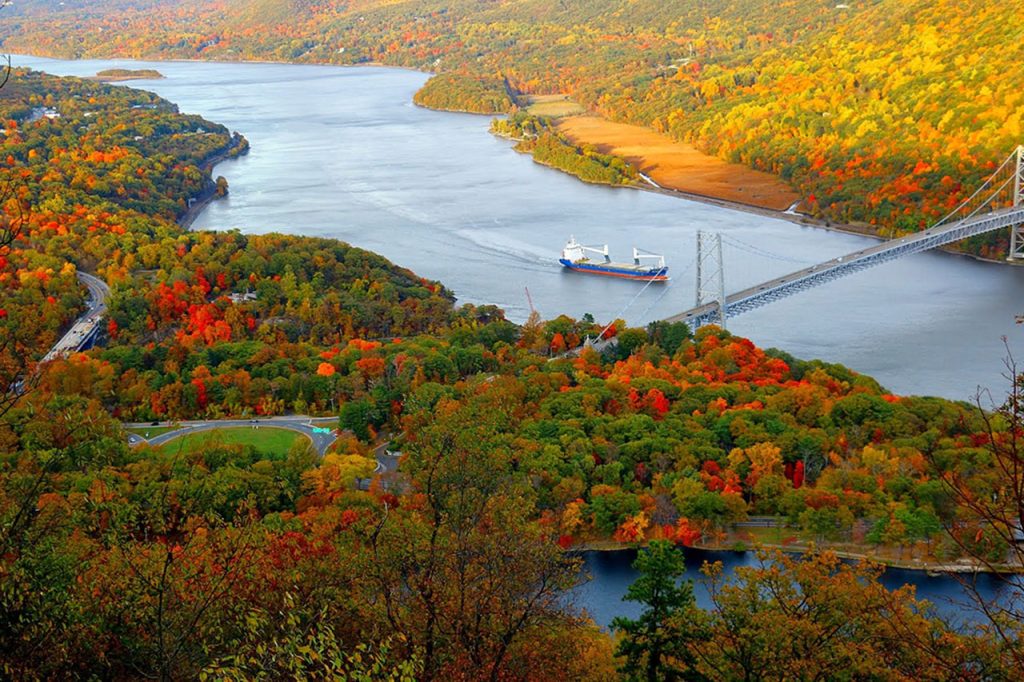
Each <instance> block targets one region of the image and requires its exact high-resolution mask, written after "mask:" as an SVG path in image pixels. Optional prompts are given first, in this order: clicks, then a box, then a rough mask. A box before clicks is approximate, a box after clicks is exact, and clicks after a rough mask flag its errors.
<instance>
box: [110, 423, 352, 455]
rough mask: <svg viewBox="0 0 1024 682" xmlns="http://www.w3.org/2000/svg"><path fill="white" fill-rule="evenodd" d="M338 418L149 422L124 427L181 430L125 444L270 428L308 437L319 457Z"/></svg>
mask: <svg viewBox="0 0 1024 682" xmlns="http://www.w3.org/2000/svg"><path fill="white" fill-rule="evenodd" d="M337 424H338V418H337V417H323V418H321V417H317V418H311V417H305V416H297V417H264V418H262V419H218V420H210V421H188V422H159V423H157V424H154V423H152V422H146V423H137V424H125V425H124V426H125V428H131V429H146V428H149V427H151V428H157V427H168V426H175V425H176V426H179V427H180V428H178V429H175V430H174V431H168V432H166V433H162V434H160V435H159V436H154V437H152V438H148V439H147V438H144V437H142V436H139V435H136V434H133V433H132V434H128V444H129V445H131V446H133V447H134V446H136V445H142V444H143V443H149V444H150V445H152V446H154V447H159V446H161V445H163V444H165V443H169V442H170V441H172V440H174V439H175V438H180V437H182V436H185V435H188V434H190V433H199V432H202V431H216V430H217V429H229V428H271V429H287V430H288V431H295V432H296V433H301V434H302V435H304V436H305V437H306V438H308V439H309V440H310V441H311V442H312V443H313V447H315V448H316V451H317V454H319V455H320V456H321V457H323V456H324V454H325V453H326V452H327V449H328V448H329V447H331V445H332V444H333V443H334V441H336V440H337V439H338V429H337ZM314 429H330V431H329V432H326V433H325V432H322V431H314Z"/></svg>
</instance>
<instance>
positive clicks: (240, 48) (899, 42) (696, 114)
mask: <svg viewBox="0 0 1024 682" xmlns="http://www.w3.org/2000/svg"><path fill="white" fill-rule="evenodd" d="M8 10H10V11H6V12H5V14H4V15H3V16H2V17H0V27H2V30H3V34H4V36H5V37H4V40H3V46H4V48H5V49H8V50H12V51H16V52H17V51H20V52H29V53H32V54H42V55H55V56H64V57H152V58H180V59H195V58H200V59H262V60H285V61H297V62H317V63H337V64H365V63H384V64H394V65H401V66H408V67H414V68H418V69H424V70H428V71H433V72H439V74H440V75H439V76H438V77H437V78H435V79H433V80H431V81H430V82H428V84H427V86H426V87H425V88H424V90H423V91H422V92H421V93H420V94H419V95H418V96H417V101H418V102H420V103H422V104H425V105H428V106H435V107H439V108H448V109H457V110H466V111H479V112H488V113H491V112H503V111H511V110H512V109H514V108H515V103H514V101H513V100H514V98H515V97H516V96H517V95H519V94H523V93H528V94H543V93H568V94H570V95H571V96H572V97H573V98H575V99H576V100H577V101H578V102H580V103H581V104H583V105H584V106H585V107H586V108H587V109H589V110H590V111H591V112H593V113H596V114H598V115H600V116H604V117H607V118H610V119H613V120H616V121H624V122H630V123H636V124H640V125H644V126H649V127H651V128H653V129H655V130H658V131H662V132H664V133H667V134H669V135H672V136H674V137H676V138H678V139H681V140H686V141H690V142H693V143H695V144H696V145H697V146H698V147H699V148H701V149H703V150H705V151H706V152H708V153H710V154H714V155H717V156H720V157H722V158H724V159H727V160H730V161H737V162H741V163H744V164H747V165H749V166H751V167H754V168H757V169H760V170H764V171H768V172H771V173H774V174H776V175H778V176H780V177H781V178H783V179H785V180H786V181H788V182H789V183H791V184H792V185H793V186H794V187H795V188H796V189H797V190H798V192H799V193H800V195H801V196H802V197H803V210H805V211H807V212H809V213H811V214H813V215H815V216H818V217H820V218H823V219H828V220H832V221H841V222H862V223H865V224H870V225H872V226H874V229H876V230H877V231H879V232H880V233H883V234H885V235H887V236H890V235H895V234H900V233H906V232H912V231H915V230H919V229H923V228H924V227H925V226H927V225H928V224H930V223H932V222H934V221H936V220H937V219H938V218H940V217H941V216H942V215H944V214H945V213H946V212H947V211H948V209H949V208H951V207H953V206H955V205H956V204H957V203H958V202H959V201H960V200H961V199H963V198H965V197H966V195H968V194H970V192H972V191H973V190H974V189H975V188H976V187H977V186H978V185H979V184H980V182H981V181H982V180H983V179H984V178H985V177H987V174H988V172H989V171H991V169H992V168H993V167H994V166H993V164H996V163H999V162H1000V161H1001V160H1002V159H1003V158H1004V157H1005V156H1006V155H1007V154H1008V153H1009V152H1010V151H1011V150H1013V149H1014V148H1015V147H1016V146H1017V145H1018V144H1020V143H1021V141H1022V140H1021V126H1022V121H1021V113H1020V111H1021V110H1020V106H1019V105H1020V98H1021V97H1022V95H1021V94H1020V92H1019V87H1018V83H1017V81H1016V80H1015V79H1014V78H1012V77H1008V76H1007V74H1012V73H1015V72H1016V70H1017V65H1018V64H1019V63H1020V61H1021V58H1022V57H1024V54H1022V52H1024V43H1022V41H1021V40H1020V36H1021V34H1022V33H1024V15H1022V14H1021V13H1020V12H1018V11H1017V9H1016V8H1015V7H1014V6H1013V4H1012V3H999V2H989V1H987V0H966V1H960V0H857V1H856V2H849V3H835V2H831V1H828V0H787V1H785V2H777V1H774V0H773V1H768V0H667V1H666V0H635V1H632V2H621V1H616V0H561V1H560V2H554V3H553V2H548V1H547V0H496V1H494V2H478V1H476V0H444V1H439V0H344V1H343V0H325V1H323V2H307V1H306V0H289V1H287V2H267V1H265V0H200V1H198V2H191V1H189V2H184V1H181V0H106V1H104V2H91V1H89V0H68V1H67V2H61V3H57V2H54V1H53V0H25V2H20V3H17V5H16V6H15V7H11V8H8ZM545 149H546V147H545ZM561 153H563V154H564V153H566V151H565V150H562V152H561ZM1004 239H1005V238H1004V237H1001V236H989V237H986V238H985V239H979V240H975V241H974V242H972V243H970V244H968V245H966V248H967V250H969V251H971V252H974V253H978V254H981V255H986V256H991V257H997V258H998V257H1001V256H1002V254H1004V253H1005V244H1004V243H1003V241H1001V240H1004Z"/></svg>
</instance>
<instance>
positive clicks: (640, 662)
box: [612, 540, 706, 682]
mask: <svg viewBox="0 0 1024 682" xmlns="http://www.w3.org/2000/svg"><path fill="white" fill-rule="evenodd" d="M633 568H635V569H636V570H637V571H639V572H640V577H638V578H637V579H636V581H635V582H634V583H633V584H632V585H630V586H629V590H628V591H627V592H626V596H625V597H623V599H624V600H626V601H635V602H639V603H641V604H644V605H645V606H646V607H647V608H646V610H645V611H644V612H643V614H641V616H640V617H639V618H638V619H636V620H633V619H631V618H624V617H618V618H616V619H615V620H613V621H612V628H614V629H615V630H617V631H619V632H621V633H622V634H623V638H622V640H621V641H620V642H619V646H618V649H617V650H616V652H615V653H616V655H618V656H623V657H625V659H626V661H625V663H623V665H622V667H621V668H619V672H621V673H622V674H623V675H624V676H625V679H627V680H647V682H659V681H662V680H666V681H668V680H703V679H705V678H704V676H703V675H701V674H699V673H698V672H696V671H695V670H694V663H695V658H694V656H693V654H692V653H691V651H692V646H693V645H694V644H696V643H698V642H700V641H701V640H703V639H706V637H705V635H704V631H705V627H704V625H705V615H704V613H703V612H702V611H701V610H700V609H699V608H697V602H696V600H695V599H694V596H693V583H692V581H689V580H687V581H684V582H679V578H680V576H682V575H683V573H684V572H685V570H686V566H685V564H684V563H683V553H682V551H681V550H680V549H678V548H676V547H675V546H674V545H673V544H672V543H671V542H668V541H666V540H660V541H654V542H651V544H650V545H649V546H648V547H647V549H645V550H642V551H641V552H640V554H639V556H637V558H636V561H635V562H633Z"/></svg>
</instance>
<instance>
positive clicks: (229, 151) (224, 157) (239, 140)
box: [175, 132, 249, 231]
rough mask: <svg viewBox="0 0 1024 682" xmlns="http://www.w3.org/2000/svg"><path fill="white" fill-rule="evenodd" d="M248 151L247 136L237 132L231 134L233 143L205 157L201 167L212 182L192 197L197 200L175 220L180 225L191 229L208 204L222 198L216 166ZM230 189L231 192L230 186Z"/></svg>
mask: <svg viewBox="0 0 1024 682" xmlns="http://www.w3.org/2000/svg"><path fill="white" fill-rule="evenodd" d="M240 147H242V148H243V150H242V151H241V152H237V153H233V152H236V151H237V150H238V149H239V148H240ZM248 152H249V145H248V144H247V142H246V141H245V138H244V137H243V136H242V135H241V134H239V133H237V132H235V133H232V134H231V143H230V144H229V145H228V146H227V147H225V148H223V149H221V150H219V151H217V152H215V153H214V154H212V155H211V156H210V157H209V158H206V159H203V162H202V163H201V164H200V165H199V167H200V168H201V169H202V171H203V172H204V173H206V174H207V175H208V179H209V181H210V184H209V185H208V186H207V187H205V188H204V189H203V191H201V192H200V193H199V195H198V196H195V197H192V198H193V199H194V200H195V201H193V203H192V205H191V206H189V207H188V208H187V209H185V212H184V213H183V214H181V216H180V217H179V218H177V220H176V221H175V222H177V223H178V226H179V227H181V228H182V229H183V230H186V231H188V230H191V229H192V223H194V222H195V221H196V218H198V217H199V215H200V214H201V213H202V212H203V211H204V210H205V209H206V207H207V206H209V205H210V204H212V203H213V202H214V201H216V200H217V199H219V198H220V197H218V196H217V185H216V182H215V181H214V179H213V169H214V167H215V166H217V164H219V163H221V162H223V161H228V160H230V159H237V158H238V157H239V156H241V155H243V154H247V153H248ZM228 191H229V192H230V188H229V189H228Z"/></svg>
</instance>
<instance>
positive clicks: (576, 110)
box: [526, 95, 583, 118]
mask: <svg viewBox="0 0 1024 682" xmlns="http://www.w3.org/2000/svg"><path fill="white" fill-rule="evenodd" d="M526 100H527V102H528V106H527V108H526V111H527V112H528V113H530V114H533V115H534V116H551V117H553V118H558V117H559V116H573V115H575V114H581V113H583V107H581V106H580V105H579V104H577V103H576V102H573V101H572V100H571V99H569V97H568V95H529V96H527V97H526Z"/></svg>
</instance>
